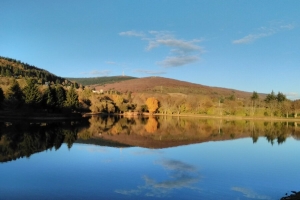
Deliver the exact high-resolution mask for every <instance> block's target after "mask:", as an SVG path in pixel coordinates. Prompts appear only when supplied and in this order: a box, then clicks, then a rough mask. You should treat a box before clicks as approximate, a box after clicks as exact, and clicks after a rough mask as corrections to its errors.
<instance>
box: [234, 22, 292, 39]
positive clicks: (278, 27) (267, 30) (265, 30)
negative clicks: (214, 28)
mask: <svg viewBox="0 0 300 200" xmlns="http://www.w3.org/2000/svg"><path fill="white" fill-rule="evenodd" d="M294 28H295V25H293V24H282V22H277V23H272V24H271V25H270V26H269V27H260V28H259V29H258V31H257V33H251V34H249V35H246V36H244V37H242V38H240V39H236V40H233V41H232V43H233V44H249V43H253V42H254V41H256V40H258V39H261V38H264V37H269V36H272V35H274V34H276V33H278V32H281V31H284V30H292V29H294Z"/></svg>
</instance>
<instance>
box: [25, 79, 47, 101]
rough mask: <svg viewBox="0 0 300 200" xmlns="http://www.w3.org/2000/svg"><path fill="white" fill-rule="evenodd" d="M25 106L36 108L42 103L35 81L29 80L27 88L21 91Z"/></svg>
mask: <svg viewBox="0 0 300 200" xmlns="http://www.w3.org/2000/svg"><path fill="white" fill-rule="evenodd" d="M23 93H24V101H25V104H27V105H29V106H34V107H36V106H38V105H39V104H40V103H41V101H42V94H41V93H40V91H39V90H38V87H37V85H36V80H35V79H29V80H28V81H27V86H26V87H25V88H24V89H23Z"/></svg>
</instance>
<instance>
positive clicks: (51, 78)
mask: <svg viewBox="0 0 300 200" xmlns="http://www.w3.org/2000/svg"><path fill="white" fill-rule="evenodd" d="M0 76H1V77H15V78H36V79H38V80H39V81H41V82H42V83H44V82H54V83H60V84H61V83H63V82H65V83H69V81H68V80H66V79H65V78H62V77H58V76H56V75H54V74H52V73H50V72H48V71H46V70H44V69H40V68H38V67H35V66H32V65H29V64H27V63H23V62H21V61H18V60H15V59H12V58H5V57H1V56H0Z"/></svg>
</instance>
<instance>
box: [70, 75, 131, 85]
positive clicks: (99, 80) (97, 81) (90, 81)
mask: <svg viewBox="0 0 300 200" xmlns="http://www.w3.org/2000/svg"><path fill="white" fill-rule="evenodd" d="M67 79H68V80H70V81H76V82H77V83H79V84H82V85H103V84H108V83H115V82H120V81H125V80H130V79H136V77H132V76H110V77H95V78H67Z"/></svg>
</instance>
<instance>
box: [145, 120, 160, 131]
mask: <svg viewBox="0 0 300 200" xmlns="http://www.w3.org/2000/svg"><path fill="white" fill-rule="evenodd" d="M157 128H158V122H157V120H156V119H155V118H154V117H149V119H148V122H147V124H146V125H145V129H146V131H147V132H148V133H154V132H155V131H156V130H157Z"/></svg>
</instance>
